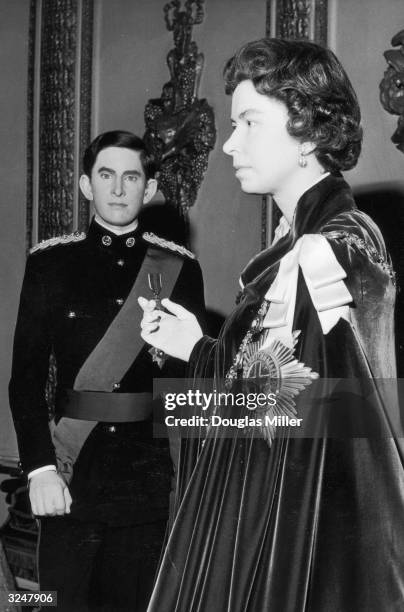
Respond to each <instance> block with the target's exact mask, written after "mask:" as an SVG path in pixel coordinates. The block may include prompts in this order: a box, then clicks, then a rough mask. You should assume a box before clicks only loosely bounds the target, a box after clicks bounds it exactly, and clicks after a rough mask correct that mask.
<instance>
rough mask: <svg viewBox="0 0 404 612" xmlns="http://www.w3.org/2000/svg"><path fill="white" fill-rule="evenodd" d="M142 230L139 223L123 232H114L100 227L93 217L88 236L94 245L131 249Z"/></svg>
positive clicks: (139, 237)
mask: <svg viewBox="0 0 404 612" xmlns="http://www.w3.org/2000/svg"><path fill="white" fill-rule="evenodd" d="M141 235H142V231H141V229H140V227H139V225H137V226H136V228H135V229H132V230H131V231H129V232H126V233H124V234H119V235H118V234H114V232H112V231H111V230H110V229H107V228H105V227H102V226H101V225H100V224H99V223H98V222H97V221H96V220H95V219H93V220H92V221H91V223H90V227H89V229H88V238H89V240H90V241H91V242H92V243H94V244H95V245H96V246H98V247H100V248H102V249H106V250H113V251H114V250H128V249H132V248H133V247H134V246H135V245H136V244H139V241H140V240H141Z"/></svg>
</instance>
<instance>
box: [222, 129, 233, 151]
mask: <svg viewBox="0 0 404 612" xmlns="http://www.w3.org/2000/svg"><path fill="white" fill-rule="evenodd" d="M235 146H236V142H235V131H234V132H233V133H232V134H230V137H229V138H228V139H227V140H226V142H225V143H224V144H223V152H224V153H226V155H231V154H232V153H233V151H234V148H235Z"/></svg>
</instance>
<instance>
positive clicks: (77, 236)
mask: <svg viewBox="0 0 404 612" xmlns="http://www.w3.org/2000/svg"><path fill="white" fill-rule="evenodd" d="M85 237H86V234H85V233H84V232H73V233H72V234H63V236H54V237H53V238H48V239H47V240H42V241H41V242H38V244H36V245H35V246H33V247H32V249H30V251H29V252H30V253H35V252H36V251H42V249H47V248H49V247H52V246H55V245H57V244H70V243H71V242H80V241H81V240H84V238H85Z"/></svg>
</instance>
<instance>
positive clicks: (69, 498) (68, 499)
mask: <svg viewBox="0 0 404 612" xmlns="http://www.w3.org/2000/svg"><path fill="white" fill-rule="evenodd" d="M63 493H64V496H65V508H66V514H70V506H71V505H72V501H73V500H72V496H71V495H70V491H69V489H68V488H67V487H65V488H64V490H63Z"/></svg>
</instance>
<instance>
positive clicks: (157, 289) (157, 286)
mask: <svg viewBox="0 0 404 612" xmlns="http://www.w3.org/2000/svg"><path fill="white" fill-rule="evenodd" d="M147 279H148V283H149V289H150V291H151V292H152V294H153V299H154V300H155V302H156V308H157V309H158V310H161V309H162V308H163V307H162V305H161V299H160V293H161V290H162V288H163V283H162V280H161V273H160V272H149V274H148V275H147ZM149 353H150V355H151V356H152V360H153V361H154V362H155V363H157V365H158V366H159V368H160V369H161V368H162V367H163V365H164V363H165V361H166V359H167V355H166V354H165V353H164V351H161V350H160V349H158V348H155V347H154V346H153V347H151V348H150V349H149Z"/></svg>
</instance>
